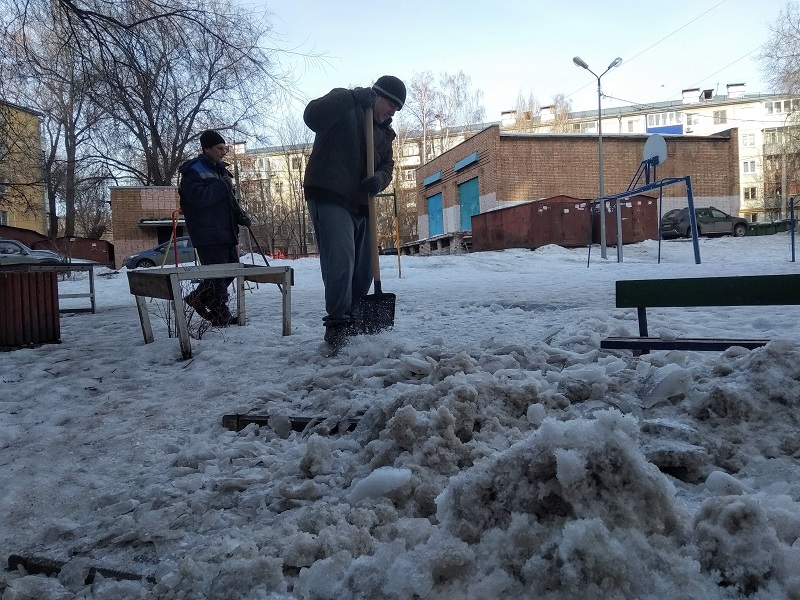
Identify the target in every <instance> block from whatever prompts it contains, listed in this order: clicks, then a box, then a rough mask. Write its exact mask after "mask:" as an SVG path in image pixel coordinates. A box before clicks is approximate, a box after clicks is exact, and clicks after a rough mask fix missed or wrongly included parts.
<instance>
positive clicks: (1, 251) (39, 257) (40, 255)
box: [0, 238, 64, 265]
mask: <svg viewBox="0 0 800 600" xmlns="http://www.w3.org/2000/svg"><path fill="white" fill-rule="evenodd" d="M63 262H64V261H63V260H62V257H61V255H59V254H56V253H55V252H51V251H50V250H33V249H31V248H28V247H27V246H26V245H25V244H23V243H22V242H20V241H17V240H11V239H8V238H0V265H18V264H32V265H60V264H62V263H63Z"/></svg>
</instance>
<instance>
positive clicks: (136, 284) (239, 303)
mask: <svg viewBox="0 0 800 600" xmlns="http://www.w3.org/2000/svg"><path fill="white" fill-rule="evenodd" d="M228 277H233V278H234V279H235V280H236V290H237V291H236V310H237V324H238V325H244V324H245V305H244V296H245V295H244V282H245V281H252V282H255V283H275V284H277V285H278V288H279V289H280V291H281V294H282V295H283V335H289V334H291V332H292V296H291V288H292V285H293V284H294V271H293V270H292V268H291V267H260V266H250V265H244V264H241V263H233V264H225V265H201V266H185V267H170V268H163V269H159V268H152V269H137V270H134V271H128V286H129V287H130V291H131V294H133V295H134V296H136V308H137V310H138V311H139V320H140V322H141V325H142V334H143V335H144V343H145V344H150V343H152V342H153V339H154V338H153V328H152V325H151V324H150V314H149V312H148V310H147V300H146V299H147V298H161V299H163V300H171V301H172V303H173V308H174V314H175V325H176V329H177V332H178V340H179V341H180V345H181V355H182V356H183V358H191V356H192V346H191V344H190V343H189V329H188V326H187V323H186V316H185V312H184V307H185V304H184V301H183V294H182V291H181V281H187V280H194V279H225V278H228Z"/></svg>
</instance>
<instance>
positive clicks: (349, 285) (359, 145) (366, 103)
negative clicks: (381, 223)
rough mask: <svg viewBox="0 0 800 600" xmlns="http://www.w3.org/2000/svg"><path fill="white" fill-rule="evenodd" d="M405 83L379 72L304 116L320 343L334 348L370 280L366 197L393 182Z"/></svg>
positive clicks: (354, 326)
mask: <svg viewBox="0 0 800 600" xmlns="http://www.w3.org/2000/svg"><path fill="white" fill-rule="evenodd" d="M405 100H406V86H405V85H404V84H403V82H402V81H400V80H399V79H398V78H397V77H393V76H391V75H384V76H383V77H380V78H379V79H378V80H377V81H376V82H375V84H374V85H373V86H372V87H370V88H358V87H357V88H354V89H352V90H350V89H345V88H335V89H333V90H331V91H330V92H328V93H327V94H326V95H325V96H323V97H321V98H317V99H316V100H312V101H311V102H310V103H309V104H308V106H307V107H306V109H305V112H304V113H303V120H304V121H305V123H306V125H307V126H308V127H309V129H311V130H312V131H313V132H314V133H315V136H314V147H313V149H312V151H311V156H310V157H309V159H308V165H307V167H306V174H305V180H304V182H303V187H304V190H305V197H306V202H307V203H308V210H309V213H310V214H311V220H312V222H313V224H314V231H315V233H316V237H317V246H318V248H319V259H320V270H321V271H322V282H323V284H324V286H325V309H326V312H327V315H326V316H325V317H324V318H323V319H322V321H323V323H324V324H325V336H324V337H325V341H326V342H327V343H328V344H329V345H330V346H331V347H332V348H333V350H334V352H337V351H338V350H339V349H341V347H342V346H343V345H344V343H345V340H346V337H345V336H347V335H349V334H354V333H356V332H358V312H359V308H358V305H359V302H360V300H361V298H363V297H364V296H366V295H367V294H368V293H369V288H370V286H371V285H372V263H371V253H370V235H369V205H368V203H367V202H368V197H369V196H374V195H375V194H378V193H379V192H381V191H382V190H384V189H385V188H386V187H387V186H388V185H389V183H390V182H391V180H392V169H393V167H394V159H393V157H392V141H393V140H394V138H395V132H394V130H392V127H391V123H392V117H393V116H394V113H395V112H396V111H398V110H400V109H401V108H403V104H404V103H405ZM370 107H372V108H373V120H374V121H375V124H374V128H373V129H374V140H375V174H374V175H372V176H371V177H367V148H366V137H365V131H364V116H365V112H366V109H367V108H370Z"/></svg>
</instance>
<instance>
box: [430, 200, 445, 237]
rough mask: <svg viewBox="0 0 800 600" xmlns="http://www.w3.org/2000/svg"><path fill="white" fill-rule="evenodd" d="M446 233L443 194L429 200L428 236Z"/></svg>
mask: <svg viewBox="0 0 800 600" xmlns="http://www.w3.org/2000/svg"><path fill="white" fill-rule="evenodd" d="M443 233H444V215H443V214H442V193H441V192H439V193H438V194H436V195H434V196H431V197H430V198H428V235H429V236H434V235H442V234H443Z"/></svg>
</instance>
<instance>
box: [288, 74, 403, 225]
mask: <svg viewBox="0 0 800 600" xmlns="http://www.w3.org/2000/svg"><path fill="white" fill-rule="evenodd" d="M365 112H366V111H365V109H364V107H362V106H356V104H355V102H354V101H353V94H352V91H351V90H348V89H344V88H335V89H333V90H331V91H330V92H328V93H327V94H326V95H324V96H323V97H322V98H317V99H316V100H312V101H311V102H309V104H308V106H307V107H306V110H305V112H304V113H303V120H304V121H305V123H306V125H307V126H308V127H309V129H311V130H312V131H313V132H314V133H315V134H316V135H315V136H314V147H313V149H312V151H311V156H310V157H309V159H308V165H307V166H306V174H305V180H304V182H303V185H304V187H305V194H306V198H310V199H313V200H317V201H335V202H338V203H340V204H342V205H343V206H345V207H347V208H348V209H350V210H352V211H353V212H357V213H360V214H366V211H367V193H366V192H365V191H364V190H363V189H361V182H362V181H363V180H364V179H365V178H366V176H367V143H366V138H365V133H364V115H365ZM373 130H374V140H375V174H376V175H378V176H379V177H380V178H381V180H382V181H381V186H380V189H381V190H383V189H385V188H386V187H387V186H388V185H389V183H390V182H391V181H392V169H393V168H394V159H393V158H392V140H394V138H395V133H394V130H392V128H391V119H389V121H387V122H386V123H383V124H381V125H378V124H375V126H374V127H373Z"/></svg>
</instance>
